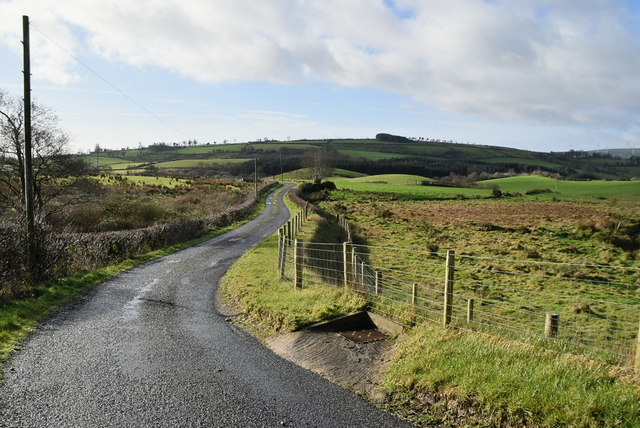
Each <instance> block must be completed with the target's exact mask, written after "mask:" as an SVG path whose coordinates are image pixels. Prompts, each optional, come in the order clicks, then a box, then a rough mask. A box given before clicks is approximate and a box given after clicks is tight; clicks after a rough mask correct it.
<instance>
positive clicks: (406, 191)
mask: <svg viewBox="0 0 640 428" xmlns="http://www.w3.org/2000/svg"><path fill="white" fill-rule="evenodd" d="M416 179H417V180H418V181H420V180H422V179H424V180H428V179H426V178H424V177H421V176H411V175H403V174H385V175H378V176H368V177H364V178H356V179H344V180H339V179H337V180H335V181H334V182H335V184H336V187H337V188H338V189H339V190H352V191H355V192H367V193H378V194H387V195H393V197H398V198H401V199H408V200H416V199H417V200H426V199H461V198H488V197H490V196H491V190H488V189H469V188H461V187H441V186H423V185H420V184H415V182H416ZM363 180H364V182H363ZM367 181H372V182H367ZM396 183H400V184H396ZM401 183H412V184H401ZM349 196H353V195H349Z"/></svg>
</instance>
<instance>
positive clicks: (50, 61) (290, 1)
mask: <svg viewBox="0 0 640 428" xmlns="http://www.w3.org/2000/svg"><path fill="white" fill-rule="evenodd" d="M394 4H395V7H394V8H393V9H392V8H391V7H389V6H388V5H387V4H386V3H385V2H383V1H382V0H350V1H348V2H345V1H343V0H270V1H268V2H265V1H253V0H215V1H211V0H209V1H207V0H179V1H178V0H143V1H142V0H141V1H129V2H123V1H121V0H100V1H90V0H59V1H56V2H55V3H53V2H50V1H47V0H30V1H26V0H10V1H8V2H4V3H0V16H2V17H3V22H13V21H14V18H15V21H16V22H17V25H15V23H13V24H11V25H7V26H6V27H3V28H2V29H0V41H2V42H4V43H9V42H11V43H12V44H13V45H14V46H15V41H16V40H19V38H20V33H19V31H20V30H19V15H21V14H22V13H29V14H31V16H32V21H33V22H34V24H35V25H36V26H37V27H38V28H40V29H41V30H42V31H43V32H45V33H47V34H48V35H50V36H51V37H52V38H54V39H55V40H57V41H58V42H59V43H60V44H62V45H64V46H65V47H67V48H68V49H70V50H72V51H78V50H80V49H83V46H84V49H91V50H92V51H93V52H94V53H97V54H99V55H102V56H104V57H105V58H108V59H110V60H113V61H118V62H122V63H125V64H128V65H132V66H136V67H147V66H151V67H160V68H163V69H167V70H171V71H173V72H176V73H179V74H181V75H183V76H186V77H189V78H193V79H197V80H199V81H204V82H219V81H228V80H237V81H238V80H262V81H269V82H276V83H282V84H296V83H299V82H301V81H304V80H305V79H319V80H323V81H328V82H332V83H337V84H341V85H346V86H362V87H365V86H366V87H374V88H379V89H383V90H388V91H393V92H396V93H401V94H404V95H407V96H409V97H411V98H413V99H414V100H415V101H417V102H420V103H423V104H427V105H431V106H434V107H437V108H440V109H443V110H447V111H452V112H457V113H465V114H472V115H476V116H480V117H490V118H494V119H515V120H526V121H542V122H545V123H548V122H553V123H578V124H589V125H594V126H598V125H604V126H616V127H620V128H625V127H627V126H628V124H629V123H632V122H633V121H635V120H637V116H638V112H639V111H640V79H638V78H637V70H639V69H640V40H638V31H637V28H636V29H633V28H629V22H631V21H632V20H631V19H630V16H628V12H627V11H626V10H625V8H624V4H623V2H622V1H621V0H494V1H491V2H489V1H483V0H455V1H453V0H430V1H428V2H427V1H424V0H396V1H395V2H394ZM19 11H20V12H19ZM399 11H400V12H402V13H401V15H402V16H405V18H402V17H400V16H398V12H399ZM406 16H408V17H409V18H406ZM9 18H10V19H9ZM634 20H635V19H634ZM38 37H39V38H37V42H36V43H35V45H34V50H35V51H37V52H38V54H39V55H38V56H37V57H38V58H43V59H42V60H41V61H39V62H38V65H37V67H38V70H39V73H38V75H39V76H46V78H47V79H48V80H50V81H52V82H57V83H69V82H70V81H73V80H74V79H76V78H77V71H76V68H74V64H73V61H72V60H71V59H70V58H69V57H68V56H66V54H64V53H63V52H61V51H59V50H58V49H57V48H56V47H55V46H54V45H53V44H52V43H51V42H50V41H48V40H46V39H45V38H42V37H40V36H38ZM79 40H82V42H84V43H85V44H84V45H81V42H80V41H79ZM34 74H35V73H34Z"/></svg>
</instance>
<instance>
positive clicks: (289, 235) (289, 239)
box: [285, 219, 293, 245]
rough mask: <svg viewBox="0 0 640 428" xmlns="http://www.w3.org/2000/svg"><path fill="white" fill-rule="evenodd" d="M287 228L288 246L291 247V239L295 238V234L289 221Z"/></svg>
mask: <svg viewBox="0 0 640 428" xmlns="http://www.w3.org/2000/svg"><path fill="white" fill-rule="evenodd" d="M285 228H286V230H287V245H290V243H291V238H293V233H291V220H290V219H289V220H287V222H286V223H285Z"/></svg>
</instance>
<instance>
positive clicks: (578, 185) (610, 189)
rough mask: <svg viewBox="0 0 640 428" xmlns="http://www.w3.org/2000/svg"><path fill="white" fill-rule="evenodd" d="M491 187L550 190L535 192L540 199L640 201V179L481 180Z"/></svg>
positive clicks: (537, 178)
mask: <svg viewBox="0 0 640 428" xmlns="http://www.w3.org/2000/svg"><path fill="white" fill-rule="evenodd" d="M478 184H479V185H482V186H487V187H489V188H491V187H493V186H498V187H499V188H500V190H502V191H503V192H511V193H516V192H517V193H522V194H525V195H526V193H527V192H531V191H534V190H545V189H546V190H549V193H541V194H537V195H535V197H536V198H537V199H540V200H548V199H552V198H556V199H576V200H603V199H614V198H615V199H621V200H632V201H640V181H567V180H556V179H554V178H548V177H540V176H533V175H532V176H523V177H509V178H500V179H496V180H486V181H481V182H479V183H478Z"/></svg>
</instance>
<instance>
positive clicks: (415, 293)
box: [411, 282, 418, 306]
mask: <svg viewBox="0 0 640 428" xmlns="http://www.w3.org/2000/svg"><path fill="white" fill-rule="evenodd" d="M417 302H418V284H416V283H415V282H414V283H413V285H412V286H411V304H412V305H413V306H415V305H416V303H417Z"/></svg>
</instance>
